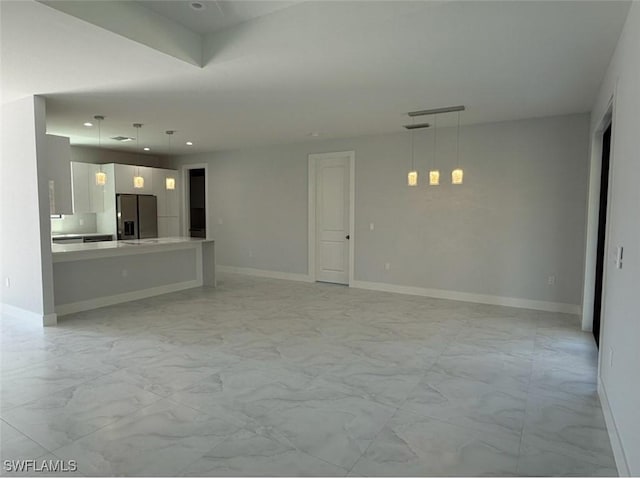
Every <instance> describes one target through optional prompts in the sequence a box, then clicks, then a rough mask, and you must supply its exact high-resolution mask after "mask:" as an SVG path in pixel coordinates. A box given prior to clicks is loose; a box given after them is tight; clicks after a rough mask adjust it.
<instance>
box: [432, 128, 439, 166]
mask: <svg viewBox="0 0 640 479" xmlns="http://www.w3.org/2000/svg"><path fill="white" fill-rule="evenodd" d="M437 154H438V115H433V169H434V170H435V169H436V168H437V167H438V165H437V161H436V158H437Z"/></svg>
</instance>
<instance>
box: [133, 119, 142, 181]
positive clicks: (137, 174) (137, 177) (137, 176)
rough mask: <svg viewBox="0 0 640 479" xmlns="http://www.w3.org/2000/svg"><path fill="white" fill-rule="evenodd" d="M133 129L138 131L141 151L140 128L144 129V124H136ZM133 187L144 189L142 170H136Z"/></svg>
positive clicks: (138, 147) (137, 135)
mask: <svg viewBox="0 0 640 479" xmlns="http://www.w3.org/2000/svg"><path fill="white" fill-rule="evenodd" d="M133 127H134V128H135V129H136V143H137V145H136V146H137V148H136V149H138V150H139V149H140V128H142V123H134V124H133ZM133 187H134V188H138V189H140V188H144V177H142V176H140V168H136V174H135V175H134V177H133Z"/></svg>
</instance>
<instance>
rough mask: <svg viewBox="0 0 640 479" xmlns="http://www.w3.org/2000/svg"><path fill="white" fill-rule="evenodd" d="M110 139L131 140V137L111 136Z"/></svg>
mask: <svg viewBox="0 0 640 479" xmlns="http://www.w3.org/2000/svg"><path fill="white" fill-rule="evenodd" d="M111 139H112V140H116V141H122V142H125V141H133V138H131V137H130V136H112V137H111Z"/></svg>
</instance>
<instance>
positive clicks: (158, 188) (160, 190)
mask: <svg viewBox="0 0 640 479" xmlns="http://www.w3.org/2000/svg"><path fill="white" fill-rule="evenodd" d="M164 172H165V170H163V169H160V168H153V172H152V177H153V194H154V195H156V198H157V199H158V216H169V215H168V214H167V199H166V194H165V191H166V190H165V186H164V180H165V173H164Z"/></svg>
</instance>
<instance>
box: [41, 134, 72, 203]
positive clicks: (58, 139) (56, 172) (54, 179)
mask: <svg viewBox="0 0 640 479" xmlns="http://www.w3.org/2000/svg"><path fill="white" fill-rule="evenodd" d="M45 145H46V149H45V151H44V152H43V154H44V164H45V165H46V175H47V180H48V182H49V211H50V212H51V214H56V215H71V214H73V202H72V195H71V147H70V146H69V138H67V137H64V136H55V135H47V140H46V143H45Z"/></svg>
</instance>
